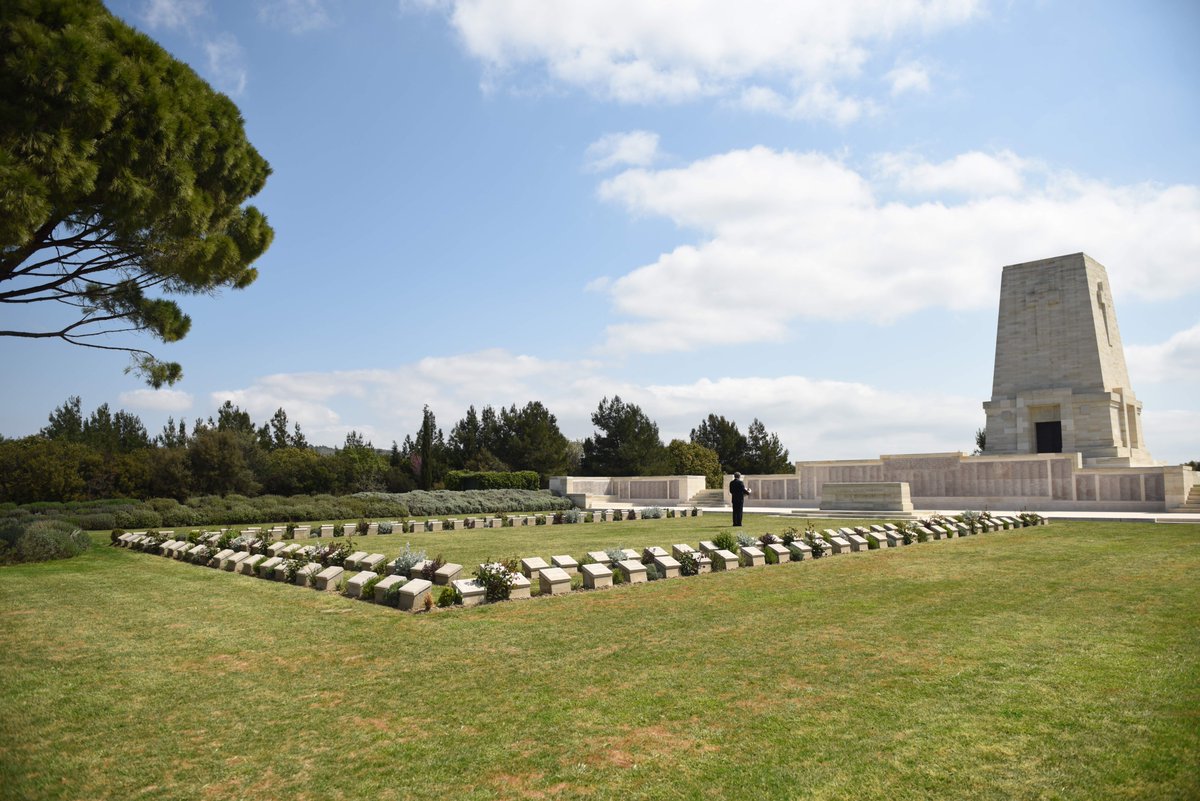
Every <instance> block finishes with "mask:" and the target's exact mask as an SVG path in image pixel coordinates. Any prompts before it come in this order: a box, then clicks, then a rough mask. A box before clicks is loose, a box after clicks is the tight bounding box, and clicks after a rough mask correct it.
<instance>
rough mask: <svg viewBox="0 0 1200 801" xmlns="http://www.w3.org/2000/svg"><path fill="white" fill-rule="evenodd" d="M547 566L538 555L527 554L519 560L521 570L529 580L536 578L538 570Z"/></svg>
mask: <svg viewBox="0 0 1200 801" xmlns="http://www.w3.org/2000/svg"><path fill="white" fill-rule="evenodd" d="M547 567H550V565H548V564H546V560H545V559H543V558H542V557H540V556H527V557H525V558H524V559H522V560H521V572H522V573H523V574H524V575H525V577H526V578H527V579H529V580H530V581H532V580H534V579H536V578H537V574H538V571H540V570H543V569H545V568H547Z"/></svg>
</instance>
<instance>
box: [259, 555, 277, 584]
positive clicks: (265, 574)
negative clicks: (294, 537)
mask: <svg viewBox="0 0 1200 801" xmlns="http://www.w3.org/2000/svg"><path fill="white" fill-rule="evenodd" d="M281 564H283V559H281V558H280V557H278V556H272V557H270V558H269V559H266V560H264V561H262V562H259V563H258V565H257V567H255V569H254V570H255V573H257V574H258V577H259V578H264V579H272V578H274V577H275V568H276V567H277V566H279V565H281Z"/></svg>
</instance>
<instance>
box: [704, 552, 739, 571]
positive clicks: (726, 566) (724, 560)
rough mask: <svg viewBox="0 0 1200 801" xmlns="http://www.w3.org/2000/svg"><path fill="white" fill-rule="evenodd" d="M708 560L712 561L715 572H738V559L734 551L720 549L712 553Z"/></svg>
mask: <svg viewBox="0 0 1200 801" xmlns="http://www.w3.org/2000/svg"><path fill="white" fill-rule="evenodd" d="M708 558H709V559H711V560H712V565H713V570H737V567H738V558H737V555H736V554H735V553H733V551H727V550H725V549H724V548H718V549H716V550H713V551H710V552H709V554H708Z"/></svg>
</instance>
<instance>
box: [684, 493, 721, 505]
mask: <svg viewBox="0 0 1200 801" xmlns="http://www.w3.org/2000/svg"><path fill="white" fill-rule="evenodd" d="M688 503H689V504H691V505H692V506H726V505H727V504H726V501H725V490H719V489H711V490H710V489H706V490H701V491H700V492H697V493H696V494H695V495H693V496H692V497H691V498H689V499H688Z"/></svg>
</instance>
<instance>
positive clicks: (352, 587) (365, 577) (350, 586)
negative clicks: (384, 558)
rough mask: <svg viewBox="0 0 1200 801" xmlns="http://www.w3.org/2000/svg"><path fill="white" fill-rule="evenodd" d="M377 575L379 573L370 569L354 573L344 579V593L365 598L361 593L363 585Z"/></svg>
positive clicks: (352, 596) (351, 596)
mask: <svg viewBox="0 0 1200 801" xmlns="http://www.w3.org/2000/svg"><path fill="white" fill-rule="evenodd" d="M378 575H379V574H378V573H375V572H372V571H370V570H364V571H362V572H360V573H355V574H354V575H353V576H351V577H350V578H349V579H348V580H347V581H346V595H347V596H349V597H350V598H359V599H361V600H366V599H365V598H363V594H362V591H363V587H365V586H366V585H367V582H368V581H370V580H371V579H373V578H375V577H376V576H378Z"/></svg>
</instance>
